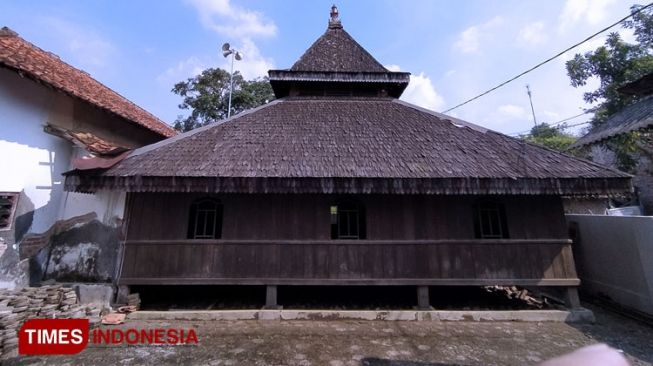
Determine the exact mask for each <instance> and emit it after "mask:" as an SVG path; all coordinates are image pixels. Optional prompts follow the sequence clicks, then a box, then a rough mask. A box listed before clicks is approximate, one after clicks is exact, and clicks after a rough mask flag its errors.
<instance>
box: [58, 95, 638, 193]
mask: <svg viewBox="0 0 653 366" xmlns="http://www.w3.org/2000/svg"><path fill="white" fill-rule="evenodd" d="M629 180H630V178H629V175H627V174H625V173H621V172H619V171H616V170H611V169H609V168H605V167H603V166H600V165H598V164H595V163H592V162H589V161H584V160H579V159H576V158H573V157H571V156H567V155H564V154H561V153H558V152H555V151H552V150H548V149H545V148H542V147H539V146H535V145H531V144H528V143H525V142H523V141H520V140H517V139H514V138H511V137H508V136H505V135H502V134H499V133H496V132H493V131H489V130H485V129H483V128H480V127H477V126H474V125H471V124H467V123H465V122H463V121H460V120H455V119H452V118H450V117H447V116H444V115H441V114H438V113H435V112H430V111H427V110H424V109H421V108H419V107H416V106H413V105H410V104H407V103H405V102H401V101H398V100H396V99H393V98H335V97H334V98H324V97H322V98H284V99H280V100H277V101H275V102H272V103H270V104H267V105H265V106H264V107H261V108H259V109H257V110H254V111H252V112H249V113H246V114H241V115H238V116H235V117H233V118H231V119H230V120H228V121H226V122H224V123H215V124H212V125H209V126H206V127H204V128H201V129H199V130H195V131H190V132H188V133H185V134H181V135H179V136H176V137H174V138H171V139H168V140H164V141H162V142H159V143H156V144H153V145H150V146H146V147H144V148H141V149H138V150H136V151H135V152H134V153H133V154H132V155H131V156H130V157H128V158H127V159H125V160H123V161H121V162H120V163H118V164H117V165H115V166H114V167H112V168H110V169H108V170H107V171H105V172H103V173H102V174H100V175H88V176H87V175H85V174H83V173H81V174H78V175H75V176H71V177H68V179H67V180H66V184H67V187H68V188H69V189H77V190H88V191H93V190H96V189H101V188H116V187H118V188H120V189H125V190H134V191H194V190H200V191H207V190H209V191H219V192H226V191H229V192H248V191H250V192H251V191H259V190H260V191H267V192H303V193H335V192H342V193H364V192H366V193H374V192H376V193H438V194H446V193H449V194H493V193H503V194H507V193H512V194H595V193H608V192H616V191H624V190H628V189H629V187H630V182H629Z"/></svg>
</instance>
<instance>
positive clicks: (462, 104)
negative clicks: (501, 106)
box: [442, 2, 653, 113]
mask: <svg viewBox="0 0 653 366" xmlns="http://www.w3.org/2000/svg"><path fill="white" fill-rule="evenodd" d="M651 6H653V2H652V3H649V4H648V5H646V6H644V7H642V8H640V9H638V10H637V11H635V12H633V13H630V14H629V15H628V16H626V17H623V18H621V19H620V20H619V21H617V22H616V23H613V24H612V25H609V26H607V27H605V28H603V29H601V30H600V31H598V32H596V33H594V34H592V35H591V36H589V37H587V38H585V39H584V40H582V41H580V42H578V43H576V44H574V45H573V46H571V47H568V48H567V49H565V50H564V51H561V52H559V53H557V54H556V55H555V56H552V57H550V58H548V59H546V60H544V61H542V62H540V63H539V64H537V65H535V66H533V67H531V68H530V69H528V70H526V71H524V72H522V73H520V74H519V75H517V76H514V77H512V78H510V79H508V80H506V81H504V82H503V83H501V84H499V85H497V86H495V87H494V88H491V89H488V90H486V91H484V92H483V93H481V94H479V95H477V96H475V97H473V98H470V99H468V100H466V101H464V102H462V103H460V104H458V105H456V106H454V107H452V108H449V109H447V110H445V111H444V112H442V113H447V112H450V111H453V110H454V109H457V108H459V107H462V106H464V105H465V104H467V103H469V102H472V101H474V100H476V99H478V98H480V97H482V96H484V95H487V94H489V93H491V92H493V91H495V90H497V89H499V88H501V87H502V86H504V85H506V84H508V83H510V82H513V81H515V80H517V79H519V78H520V77H522V76H524V75H526V74H528V73H529V72H531V71H533V70H535V69H537V68H539V67H540V66H542V65H544V64H546V63H549V62H551V61H553V60H555V59H556V58H558V57H560V56H562V55H563V54H565V53H567V52H569V51H571V50H572V49H574V48H576V47H578V46H580V45H582V44H583V43H585V42H587V41H589V40H591V39H592V38H594V37H596V36H598V35H599V34H601V33H603V32H605V31H607V30H608V29H610V28H612V27H614V26H616V25H618V24H619V23H621V22H623V21H624V20H626V19H628V18H631V17H633V16H635V15H637V14H639V13H641V12H642V11H644V10H646V9H648V8H650V7H651Z"/></svg>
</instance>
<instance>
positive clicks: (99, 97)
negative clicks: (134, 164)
mask: <svg viewBox="0 0 653 366" xmlns="http://www.w3.org/2000/svg"><path fill="white" fill-rule="evenodd" d="M0 67H5V68H9V69H11V70H15V71H17V72H19V73H20V74H21V75H23V76H26V77H29V78H31V79H34V80H36V81H38V82H41V83H44V84H47V85H50V86H52V87H53V88H55V89H58V90H61V91H63V92H65V93H68V94H70V95H72V96H74V97H77V98H79V99H81V100H83V101H85V102H87V103H90V104H92V105H94V106H97V107H99V108H102V109H104V110H107V111H109V112H112V113H115V114H116V115H118V116H120V117H122V118H125V119H126V120H128V121H131V122H133V123H135V124H138V125H140V126H143V127H145V128H147V129H149V130H151V131H154V132H156V133H157V134H159V135H161V136H163V137H170V136H174V135H175V134H176V131H175V130H174V129H173V128H172V127H170V126H169V125H167V124H166V123H165V122H163V121H161V120H160V119H158V118H156V117H155V116H153V115H152V114H151V113H149V112H147V111H146V110H144V109H143V108H141V107H139V106H137V105H136V104H134V103H132V102H130V101H129V100H127V99H126V98H125V97H123V96H121V95H120V94H118V93H116V92H114V91H113V90H111V89H109V88H108V87H106V86H105V85H103V84H101V83H100V82H98V81H97V80H95V79H93V78H92V77H91V76H90V75H89V74H87V73H86V72H84V71H81V70H79V69H76V68H74V67H72V66H70V65H69V64H67V63H65V62H63V61H62V60H60V59H59V57H57V56H55V55H53V54H52V53H50V52H47V51H44V50H42V49H40V48H38V47H36V46H34V45H33V44H31V43H30V42H27V41H26V40H24V39H22V38H21V37H19V36H18V35H17V34H16V33H15V32H13V31H12V30H10V29H9V28H7V27H4V28H2V29H0Z"/></svg>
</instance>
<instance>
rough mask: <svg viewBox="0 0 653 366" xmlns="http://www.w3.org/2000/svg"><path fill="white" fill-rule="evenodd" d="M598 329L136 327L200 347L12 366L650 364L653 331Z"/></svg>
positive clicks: (313, 324) (356, 324) (614, 324)
mask: <svg viewBox="0 0 653 366" xmlns="http://www.w3.org/2000/svg"><path fill="white" fill-rule="evenodd" d="M592 310H593V311H594V312H595V315H596V317H597V323H596V324H593V325H569V324H562V323H472V322H381V321H215V322H192V321H184V322H175V323H174V324H171V323H170V322H163V321H157V322H154V321H148V322H144V321H138V322H136V321H132V322H130V323H128V324H126V325H125V327H139V328H140V327H143V328H153V327H170V326H173V327H180V328H190V327H193V328H195V329H196V330H197V332H198V335H199V345H198V346H194V347H193V346H182V347H179V346H178V347H126V348H122V347H121V348H112V349H100V348H88V349H86V350H85V351H84V352H82V353H81V354H79V355H76V356H74V357H73V356H65V357H64V356H57V357H47V358H16V359H12V360H10V361H9V362H6V364H9V365H55V364H58V365H73V364H85V365H98V364H107V365H109V364H110V365H164V364H165V365H180V364H182V365H183V364H198V365H365V366H400V365H401V366H426V365H529V364H537V363H538V362H539V361H542V360H545V359H548V358H551V357H555V356H558V355H560V354H563V353H566V352H569V351H572V350H574V349H577V348H579V347H581V346H584V345H589V344H593V343H597V342H604V343H608V344H609V345H611V346H612V347H615V348H618V349H621V350H623V351H624V353H625V354H626V355H627V357H628V359H629V360H630V361H631V363H632V364H633V365H652V364H653V328H651V327H650V326H646V325H643V324H641V323H637V322H635V321H632V320H629V319H626V318H623V317H621V316H619V315H616V314H613V313H609V312H606V311H604V310H601V309H597V308H592Z"/></svg>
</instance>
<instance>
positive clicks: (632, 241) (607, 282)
mask: <svg viewBox="0 0 653 366" xmlns="http://www.w3.org/2000/svg"><path fill="white" fill-rule="evenodd" d="M566 216H567V222H568V223H569V225H570V227H571V229H572V231H575V232H576V234H575V235H576V236H577V238H576V240H575V241H574V244H573V245H572V248H573V250H574V258H575V259H576V268H577V270H578V275H579V277H580V279H581V290H582V291H584V292H585V293H588V294H590V295H593V296H601V297H608V298H609V299H611V300H613V301H614V302H616V303H618V304H620V305H622V306H624V307H627V308H632V309H635V310H638V311H641V312H644V313H647V314H650V315H653V216H603V215H566Z"/></svg>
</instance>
